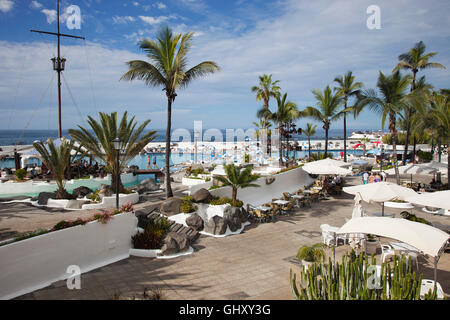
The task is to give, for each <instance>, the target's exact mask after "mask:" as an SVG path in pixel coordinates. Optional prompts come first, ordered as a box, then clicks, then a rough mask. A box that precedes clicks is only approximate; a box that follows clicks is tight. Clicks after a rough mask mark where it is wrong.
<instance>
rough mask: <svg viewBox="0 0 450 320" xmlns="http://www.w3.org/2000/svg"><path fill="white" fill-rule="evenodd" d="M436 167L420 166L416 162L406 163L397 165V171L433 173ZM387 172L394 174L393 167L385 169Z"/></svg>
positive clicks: (401, 172)
mask: <svg viewBox="0 0 450 320" xmlns="http://www.w3.org/2000/svg"><path fill="white" fill-rule="evenodd" d="M437 171H438V170H437V169H436V168H432V167H427V166H421V165H417V164H407V165H406V166H400V167H398V172H399V173H400V174H423V175H433V173H435V172H437ZM385 172H386V173H387V174H395V169H394V168H391V169H389V170H386V171H385Z"/></svg>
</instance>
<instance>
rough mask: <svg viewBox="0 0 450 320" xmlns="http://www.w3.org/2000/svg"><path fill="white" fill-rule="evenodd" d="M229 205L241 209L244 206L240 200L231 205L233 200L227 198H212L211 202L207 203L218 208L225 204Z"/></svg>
mask: <svg viewBox="0 0 450 320" xmlns="http://www.w3.org/2000/svg"><path fill="white" fill-rule="evenodd" d="M227 203H229V204H230V205H232V206H233V207H238V208H240V207H242V206H243V205H244V203H243V202H242V201H241V200H236V203H233V199H231V198H228V197H222V198H219V197H213V198H212V200H210V201H209V204H210V205H213V206H219V205H223V204H227Z"/></svg>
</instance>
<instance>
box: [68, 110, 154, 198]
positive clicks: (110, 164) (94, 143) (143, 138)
mask: <svg viewBox="0 0 450 320" xmlns="http://www.w3.org/2000/svg"><path fill="white" fill-rule="evenodd" d="M99 117H100V122H97V121H96V120H95V119H94V118H92V117H91V116H88V121H87V123H88V124H89V126H90V129H85V128H83V127H81V126H78V128H79V129H69V134H70V136H71V137H72V138H74V139H75V140H77V141H78V142H79V143H80V145H81V146H82V147H84V148H86V150H88V152H89V153H90V154H92V155H94V156H95V157H96V158H97V159H98V160H99V161H101V162H102V163H103V164H104V165H105V169H106V171H107V172H108V173H110V174H111V186H112V188H113V190H114V192H116V193H117V192H119V193H120V192H123V191H124V187H123V185H122V181H121V179H120V173H121V172H122V170H123V169H124V168H125V167H126V165H127V163H128V162H129V161H130V160H131V159H133V158H134V157H136V156H137V155H138V154H139V152H141V151H142V149H143V148H144V147H145V146H146V145H147V144H148V143H149V142H151V141H153V139H154V138H155V137H156V136H155V133H156V131H149V132H146V133H144V129H145V127H146V126H147V125H148V124H149V123H150V120H145V121H144V122H143V123H142V124H141V125H140V126H139V127H137V128H136V126H137V123H136V122H135V121H134V118H135V117H132V118H131V119H129V120H128V113H127V112H126V111H125V113H124V114H123V117H122V119H121V120H120V123H118V122H117V112H112V113H111V114H107V113H103V112H99ZM91 131H92V132H93V134H92V133H91ZM116 137H119V138H120V140H122V145H123V148H122V154H121V161H120V164H118V163H117V160H116V159H117V153H116V152H117V151H116V150H115V149H114V144H113V140H114V139H115V138H116ZM117 175H119V190H116V177H117Z"/></svg>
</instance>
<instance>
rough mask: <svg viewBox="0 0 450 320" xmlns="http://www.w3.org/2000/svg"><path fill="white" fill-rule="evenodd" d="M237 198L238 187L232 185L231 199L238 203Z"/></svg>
mask: <svg viewBox="0 0 450 320" xmlns="http://www.w3.org/2000/svg"><path fill="white" fill-rule="evenodd" d="M236 198H237V188H236V187H232V189H231V200H233V203H236Z"/></svg>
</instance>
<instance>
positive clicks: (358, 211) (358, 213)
mask: <svg viewBox="0 0 450 320" xmlns="http://www.w3.org/2000/svg"><path fill="white" fill-rule="evenodd" d="M361 200H362V199H361V196H360V194H359V193H357V194H356V196H355V205H354V207H353V212H352V218H358V217H362V216H363V215H364V209H363V208H362V206H361Z"/></svg>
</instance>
